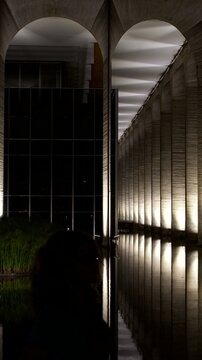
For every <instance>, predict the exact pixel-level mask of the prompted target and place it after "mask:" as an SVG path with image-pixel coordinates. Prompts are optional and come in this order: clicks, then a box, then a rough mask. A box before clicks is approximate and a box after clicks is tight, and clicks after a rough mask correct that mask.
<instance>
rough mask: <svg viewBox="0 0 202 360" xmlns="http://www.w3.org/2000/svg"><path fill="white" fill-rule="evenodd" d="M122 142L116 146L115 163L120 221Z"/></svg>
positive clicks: (119, 216)
mask: <svg viewBox="0 0 202 360" xmlns="http://www.w3.org/2000/svg"><path fill="white" fill-rule="evenodd" d="M122 162H123V159H122V141H121V140H120V141H119V146H118V163H117V168H118V171H117V172H118V174H119V176H118V179H117V197H118V199H117V200H118V202H117V203H118V219H119V220H120V221H121V220H122V169H123V168H122Z"/></svg>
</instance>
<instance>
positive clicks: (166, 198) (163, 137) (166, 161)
mask: <svg viewBox="0 0 202 360" xmlns="http://www.w3.org/2000/svg"><path fill="white" fill-rule="evenodd" d="M171 123H172V116H171V89H170V82H169V81H168V82H167V83H166V84H165V85H164V86H163V89H162V92H161V126H160V132H161V133H160V141H161V145H160V146H161V152H160V162H161V164H160V174H161V175H160V176H161V183H160V191H161V227H162V228H163V229H171Z"/></svg>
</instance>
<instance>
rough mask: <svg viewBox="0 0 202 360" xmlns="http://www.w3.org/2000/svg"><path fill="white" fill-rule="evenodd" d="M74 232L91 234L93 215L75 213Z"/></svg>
mask: <svg viewBox="0 0 202 360" xmlns="http://www.w3.org/2000/svg"><path fill="white" fill-rule="evenodd" d="M74 226H75V230H83V231H87V232H89V233H90V234H93V214H92V213H87V214H86V213H82V212H79V213H78V212H76V213H75V215H74Z"/></svg>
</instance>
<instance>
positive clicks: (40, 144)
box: [31, 140, 51, 155]
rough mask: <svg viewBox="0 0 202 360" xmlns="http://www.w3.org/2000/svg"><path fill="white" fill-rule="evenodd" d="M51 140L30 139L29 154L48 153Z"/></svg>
mask: <svg viewBox="0 0 202 360" xmlns="http://www.w3.org/2000/svg"><path fill="white" fill-rule="evenodd" d="M50 152H51V141H50V140H32V142H31V154H32V155H50Z"/></svg>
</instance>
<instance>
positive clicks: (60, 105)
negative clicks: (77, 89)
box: [53, 89, 74, 139]
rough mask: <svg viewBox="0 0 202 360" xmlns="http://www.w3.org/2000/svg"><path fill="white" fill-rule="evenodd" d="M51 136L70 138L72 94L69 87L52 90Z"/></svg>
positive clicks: (71, 128)
mask: <svg viewBox="0 0 202 360" xmlns="http://www.w3.org/2000/svg"><path fill="white" fill-rule="evenodd" d="M53 94H54V95H53V137H54V138H55V139H71V138H72V130H73V96H74V92H73V90H71V89H60V90H59V89H58V90H53Z"/></svg>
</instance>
